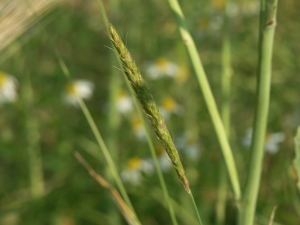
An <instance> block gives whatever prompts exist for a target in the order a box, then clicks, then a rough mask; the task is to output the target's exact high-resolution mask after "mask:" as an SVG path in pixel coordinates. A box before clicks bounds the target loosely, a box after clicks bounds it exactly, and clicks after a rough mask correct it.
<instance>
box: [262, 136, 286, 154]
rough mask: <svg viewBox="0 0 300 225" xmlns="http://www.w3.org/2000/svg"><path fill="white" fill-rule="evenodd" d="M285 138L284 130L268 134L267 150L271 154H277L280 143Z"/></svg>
mask: <svg viewBox="0 0 300 225" xmlns="http://www.w3.org/2000/svg"><path fill="white" fill-rule="evenodd" d="M284 140H285V135H284V133H283V132H276V133H271V134H268V135H267V137H266V143H265V151H266V152H268V153H270V154H276V153H277V152H278V151H279V149H280V146H279V144H280V143H282V142H283V141H284Z"/></svg>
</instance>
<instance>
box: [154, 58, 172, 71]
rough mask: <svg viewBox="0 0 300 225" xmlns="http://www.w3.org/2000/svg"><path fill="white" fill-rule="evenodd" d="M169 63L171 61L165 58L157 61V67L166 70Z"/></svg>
mask: <svg viewBox="0 0 300 225" xmlns="http://www.w3.org/2000/svg"><path fill="white" fill-rule="evenodd" d="M168 63H169V61H168V60H167V59H165V58H159V59H157V60H156V65H157V67H158V69H160V70H164V69H165V68H166V67H167V65H168Z"/></svg>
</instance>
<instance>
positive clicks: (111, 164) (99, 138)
mask: <svg viewBox="0 0 300 225" xmlns="http://www.w3.org/2000/svg"><path fill="white" fill-rule="evenodd" d="M28 6H29V7H31V6H30V3H28ZM31 9H32V10H33V13H34V14H35V16H36V13H35V11H34V9H33V8H31ZM43 31H44V34H45V36H46V37H47V39H48V42H49V44H50V46H51V48H52V50H53V52H54V54H55V56H56V58H57V61H58V63H59V65H60V67H61V70H62V72H63V74H64V75H65V76H66V78H67V79H68V80H69V81H71V75H70V72H69V70H68V68H67V66H66V64H65V62H64V60H63V58H62V57H61V55H60V53H59V52H58V50H57V48H56V47H55V45H54V43H53V41H52V39H51V37H50V36H49V35H48V33H47V31H46V28H44V27H43ZM75 94H76V97H77V100H78V103H79V106H80V108H81V110H82V112H83V114H84V116H85V118H86V120H87V122H88V124H89V126H90V128H91V130H92V132H93V134H94V136H95V138H96V141H97V143H98V145H99V147H100V149H101V150H102V153H103V155H104V157H105V160H106V161H107V164H108V166H109V168H110V169H111V172H112V175H113V177H114V179H115V181H116V184H117V186H118V188H119V190H120V192H121V195H122V197H123V198H124V200H125V202H126V204H127V205H128V206H129V208H130V209H131V210H132V212H133V213H134V214H135V216H136V221H138V219H137V218H138V217H137V215H136V213H135V211H134V208H133V206H132V203H131V201H130V199H129V197H128V194H127V192H126V189H125V187H124V185H123V183H122V181H121V178H120V175H119V173H118V171H117V168H116V165H115V163H114V161H113V159H112V157H111V155H110V153H109V151H108V149H107V147H106V144H105V142H104V140H103V138H102V136H101V134H100V131H99V130H98V128H97V125H96V123H95V121H94V119H93V117H92V115H91V114H90V112H89V110H88V108H87V107H86V105H85V103H84V101H83V100H82V99H81V97H80V96H78V95H77V93H76V92H75Z"/></svg>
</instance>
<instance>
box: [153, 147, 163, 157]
mask: <svg viewBox="0 0 300 225" xmlns="http://www.w3.org/2000/svg"><path fill="white" fill-rule="evenodd" d="M164 152H165V149H164V148H163V146H161V145H159V146H156V147H155V153H156V155H158V156H160V155H162V154H164Z"/></svg>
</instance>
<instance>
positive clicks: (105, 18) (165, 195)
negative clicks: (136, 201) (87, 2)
mask: <svg viewBox="0 0 300 225" xmlns="http://www.w3.org/2000/svg"><path fill="white" fill-rule="evenodd" d="M98 3H99V6H100V11H101V13H102V18H103V21H104V24H105V27H106V29H107V31H108V32H109V22H108V18H107V15H106V12H105V10H104V7H103V3H102V1H101V0H99V1H98ZM119 63H120V65H122V64H121V62H120V60H119ZM125 80H126V84H127V86H128V89H129V91H130V93H131V96H132V97H133V99H134V104H135V108H136V110H137V112H138V114H139V117H140V119H141V120H142V123H143V125H144V128H145V130H146V138H147V142H148V145H149V148H150V152H151V155H152V158H153V161H154V165H155V168H156V171H157V174H158V178H159V181H160V185H161V187H162V190H163V194H164V197H165V199H166V202H167V205H168V209H169V213H170V217H171V220H172V223H173V225H177V224H178V223H177V219H176V217H175V213H174V209H173V206H172V204H171V201H170V198H169V193H168V189H167V187H166V183H165V180H164V178H163V175H162V171H161V169H160V166H159V163H158V159H157V155H156V153H155V149H154V145H153V142H152V140H151V136H150V131H149V129H148V127H147V124H146V121H145V119H144V116H143V113H142V111H141V109H140V107H139V104H138V102H137V99H136V97H135V94H134V90H133V89H132V87H131V86H130V84H129V82H128V80H127V79H126V78H125Z"/></svg>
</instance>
